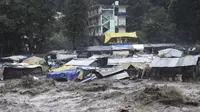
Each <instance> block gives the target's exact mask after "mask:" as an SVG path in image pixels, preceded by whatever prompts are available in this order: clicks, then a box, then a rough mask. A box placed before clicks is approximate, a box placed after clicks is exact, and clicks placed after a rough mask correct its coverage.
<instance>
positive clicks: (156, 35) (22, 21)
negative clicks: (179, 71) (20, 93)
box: [0, 0, 200, 54]
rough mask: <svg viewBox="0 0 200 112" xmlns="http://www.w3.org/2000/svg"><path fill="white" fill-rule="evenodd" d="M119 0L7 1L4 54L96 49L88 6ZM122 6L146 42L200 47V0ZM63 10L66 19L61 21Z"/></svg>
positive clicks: (0, 42)
mask: <svg viewBox="0 0 200 112" xmlns="http://www.w3.org/2000/svg"><path fill="white" fill-rule="evenodd" d="M114 1H115V0H1V1H0V46H1V47H0V51H1V54H4V53H22V52H25V51H27V50H26V49H27V48H28V49H29V52H31V53H37V52H42V51H44V49H46V48H49V49H61V48H66V49H79V47H81V46H83V47H84V46H87V45H90V43H91V41H92V40H91V39H90V38H88V35H87V33H86V30H87V10H88V8H89V7H90V6H91V5H92V4H95V3H101V4H112V3H113V2H114ZM120 4H123V5H127V6H128V17H127V24H128V27H127V30H128V31H137V34H138V36H139V38H140V39H141V42H144V43H160V42H162V43H163V42H173V43H179V44H194V43H198V42H199V40H200V37H199V36H200V5H199V4H200V0H121V1H120ZM57 12H60V13H59V14H61V15H64V16H62V17H61V18H59V19H56V18H55V16H57V14H58V13H57ZM25 48H26V49H25Z"/></svg>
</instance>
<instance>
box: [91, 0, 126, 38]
mask: <svg viewBox="0 0 200 112" xmlns="http://www.w3.org/2000/svg"><path fill="white" fill-rule="evenodd" d="M88 25H89V28H88V31H89V35H90V36H103V35H104V34H105V33H110V32H112V33H117V32H126V6H122V5H119V3H118V2H115V4H113V5H102V4H101V5H100V4H99V5H95V6H92V7H91V8H90V10H89V11H88Z"/></svg>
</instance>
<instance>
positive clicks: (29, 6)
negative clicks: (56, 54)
mask: <svg viewBox="0 0 200 112" xmlns="http://www.w3.org/2000/svg"><path fill="white" fill-rule="evenodd" d="M54 6H55V4H54V0H1V1H0V39H1V41H0V42H1V43H0V45H1V52H2V53H5V52H11V51H12V52H13V53H17V52H22V51H24V50H23V49H21V48H25V44H27V45H26V46H28V48H29V51H30V52H37V51H38V50H39V49H40V48H41V47H42V46H43V42H44V41H46V39H48V38H49V37H50V36H51V32H52V30H53V29H52V22H53V21H54V18H53V15H54V14H55V10H54Z"/></svg>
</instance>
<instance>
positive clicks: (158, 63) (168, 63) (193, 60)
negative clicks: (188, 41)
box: [150, 55, 200, 68]
mask: <svg viewBox="0 0 200 112" xmlns="http://www.w3.org/2000/svg"><path fill="white" fill-rule="evenodd" d="M199 57H200V56H199V55H197V56H186V57H182V58H155V59H154V60H153V61H152V63H151V64H150V67H158V68H162V67H183V66H194V65H196V64H197V62H198V58H199Z"/></svg>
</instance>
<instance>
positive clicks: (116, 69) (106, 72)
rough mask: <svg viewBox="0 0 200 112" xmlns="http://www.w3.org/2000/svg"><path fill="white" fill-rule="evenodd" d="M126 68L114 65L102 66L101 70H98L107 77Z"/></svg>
mask: <svg viewBox="0 0 200 112" xmlns="http://www.w3.org/2000/svg"><path fill="white" fill-rule="evenodd" d="M123 70H124V69H122V68H120V67H113V68H101V69H99V70H97V72H99V73H100V74H101V75H102V76H103V77H107V76H110V75H113V74H115V73H118V72H121V71H123Z"/></svg>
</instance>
